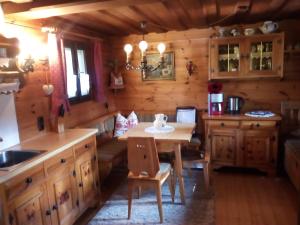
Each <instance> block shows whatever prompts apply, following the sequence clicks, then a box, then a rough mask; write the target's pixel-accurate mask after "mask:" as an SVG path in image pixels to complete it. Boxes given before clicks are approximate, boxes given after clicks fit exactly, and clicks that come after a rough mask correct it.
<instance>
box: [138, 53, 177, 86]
mask: <svg viewBox="0 0 300 225" xmlns="http://www.w3.org/2000/svg"><path fill="white" fill-rule="evenodd" d="M160 57H161V55H160V54H159V53H148V54H146V60H147V63H148V64H149V65H156V64H157V62H159V61H160ZM163 57H164V60H163V64H157V66H153V67H152V68H151V69H148V70H146V71H145V73H142V79H143V81H150V80H175V54H174V52H165V53H164V56H163Z"/></svg>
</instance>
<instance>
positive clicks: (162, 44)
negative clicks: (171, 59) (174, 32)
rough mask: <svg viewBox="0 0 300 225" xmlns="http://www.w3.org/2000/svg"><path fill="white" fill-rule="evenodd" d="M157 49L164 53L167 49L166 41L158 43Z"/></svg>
mask: <svg viewBox="0 0 300 225" xmlns="http://www.w3.org/2000/svg"><path fill="white" fill-rule="evenodd" d="M157 50H158V51H159V53H160V54H163V53H164V52H165V50H166V45H165V44H164V43H159V44H158V45H157Z"/></svg>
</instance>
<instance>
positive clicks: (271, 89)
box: [111, 20, 300, 113]
mask: <svg viewBox="0 0 300 225" xmlns="http://www.w3.org/2000/svg"><path fill="white" fill-rule="evenodd" d="M288 24H290V26H289V25H288ZM297 24H299V21H298V20H297V21H284V22H282V23H280V27H281V30H282V31H285V32H286V40H287V41H286V43H287V44H289V43H293V44H295V43H296V41H297V40H296V39H295V37H291V36H292V35H293V33H295V32H300V28H299V26H297ZM212 32H213V30H212V29H191V30H188V31H179V32H175V31H173V32H167V33H162V34H156V33H151V34H148V35H146V36H145V40H146V41H148V43H149V46H150V47H149V48H150V51H153V50H154V51H155V48H156V45H157V43H159V42H160V41H163V42H165V43H166V45H167V50H170V51H174V52H175V73H176V81H146V82H143V81H142V80H141V75H140V72H139V71H123V73H124V80H125V84H126V88H125V90H122V91H120V92H118V93H116V95H115V103H116V107H117V109H118V110H121V111H122V110H124V111H130V110H139V111H141V110H150V111H151V110H153V111H168V110H169V111H171V110H174V109H175V108H176V106H183V105H194V106H196V107H198V108H201V109H206V108H207V93H208V92H207V83H208V40H209V37H210V36H211V34H212ZM141 39H142V38H141V36H138V35H131V36H127V37H124V38H121V39H120V38H118V39H112V41H111V46H113V51H112V54H113V57H115V58H117V59H119V60H123V63H125V61H124V60H125V53H124V51H123V45H124V44H125V43H132V44H134V52H133V54H132V62H133V63H134V64H135V65H137V64H138V63H139V61H140V52H139V49H138V47H137V45H138V42H139V41H140V40H141ZM298 41H300V40H298ZM187 60H192V61H193V62H194V63H195V64H196V66H197V70H196V72H195V73H194V74H193V75H192V76H188V74H187V71H186V68H185V65H186V62H187ZM298 62H299V56H297V55H292V56H289V57H287V56H286V57H285V69H284V79H283V80H282V81H281V80H279V79H265V80H260V79H256V80H247V81H223V82H222V83H223V86H224V88H223V89H224V93H225V97H227V96H228V95H239V96H241V97H243V98H245V100H246V104H245V106H244V108H243V110H244V111H247V110H253V109H269V110H273V111H274V112H278V113H279V112H280V102H281V101H284V100H300V65H299V63H298Z"/></svg>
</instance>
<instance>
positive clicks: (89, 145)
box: [74, 137, 96, 158]
mask: <svg viewBox="0 0 300 225" xmlns="http://www.w3.org/2000/svg"><path fill="white" fill-rule="evenodd" d="M95 144H96V142H95V138H94V137H93V138H88V139H86V140H85V141H82V142H81V143H79V144H77V145H75V147H74V150H75V157H76V158H78V157H79V156H80V155H82V154H84V153H86V152H93V151H94V150H95V149H96V145H95Z"/></svg>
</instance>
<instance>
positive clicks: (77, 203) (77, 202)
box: [76, 199, 79, 207]
mask: <svg viewBox="0 0 300 225" xmlns="http://www.w3.org/2000/svg"><path fill="white" fill-rule="evenodd" d="M76 205H77V206H78V207H79V200H78V199H77V200H76Z"/></svg>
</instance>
